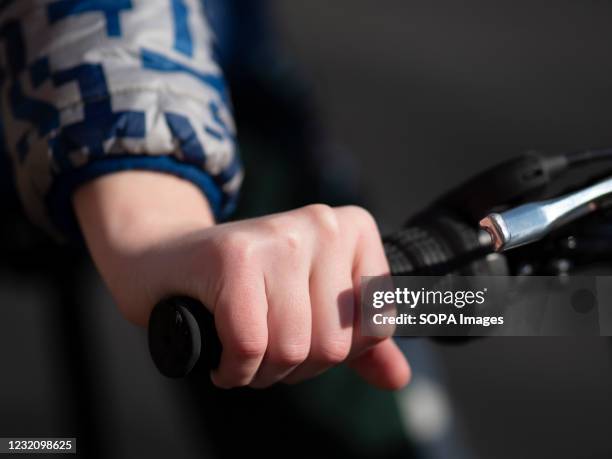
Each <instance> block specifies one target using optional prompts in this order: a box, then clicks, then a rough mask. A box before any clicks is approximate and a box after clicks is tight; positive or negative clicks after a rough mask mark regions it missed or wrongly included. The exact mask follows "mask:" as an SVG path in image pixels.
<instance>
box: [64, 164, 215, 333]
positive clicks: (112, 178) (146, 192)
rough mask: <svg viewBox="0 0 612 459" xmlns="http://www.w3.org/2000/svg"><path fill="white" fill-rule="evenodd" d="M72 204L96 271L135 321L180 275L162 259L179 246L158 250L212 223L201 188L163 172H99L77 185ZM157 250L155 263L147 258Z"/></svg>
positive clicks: (143, 321) (182, 262) (173, 286)
mask: <svg viewBox="0 0 612 459" xmlns="http://www.w3.org/2000/svg"><path fill="white" fill-rule="evenodd" d="M73 203H74V209H75V213H76V215H77V219H78V221H79V224H80V227H81V230H82V232H83V235H84V237H85V240H86V243H87V246H88V248H89V250H90V252H91V255H92V258H93V260H94V262H95V264H96V266H97V267H98V270H99V271H100V273H101V274H102V276H103V278H104V280H105V281H106V283H107V285H108V286H109V287H110V290H111V292H112V294H113V296H114V297H115V298H114V299H115V301H116V302H117V304H118V305H119V307H120V309H121V311H122V313H123V314H124V315H125V316H126V317H127V318H129V319H130V320H131V321H132V322H135V323H137V324H139V325H144V324H146V321H147V319H148V315H149V312H150V309H151V308H152V307H153V305H154V302H155V301H158V300H159V299H160V296H162V295H165V294H168V290H175V289H176V285H177V282H179V281H180V278H181V273H176V272H175V269H174V267H173V266H169V264H171V263H172V262H171V260H168V259H167V254H168V253H176V254H180V253H181V251H180V250H172V251H168V250H163V251H162V249H163V248H165V247H168V246H170V245H180V244H181V243H183V242H185V241H188V240H189V239H190V238H191V237H194V235H196V234H197V233H198V232H199V231H201V230H202V229H205V228H208V227H210V226H212V225H213V224H214V219H213V216H212V213H211V211H210V208H209V206H208V203H207V201H206V198H205V197H204V196H203V195H202V193H201V192H200V190H198V189H197V188H196V187H195V186H193V185H192V184H191V183H190V182H188V181H185V180H182V179H179V178H176V177H174V176H171V175H168V174H162V173H155V172H145V171H129V172H121V173H115V174H110V175H107V176H104V177H101V178H99V179H97V180H93V181H91V182H89V183H87V184H85V185H84V186H82V187H80V188H79V189H78V190H77V191H76V192H75V194H74V197H73ZM157 252H159V253H160V263H154V262H152V260H154V259H155V253H157ZM162 253H163V257H164V260H163V262H162V261H161V256H162ZM184 255H185V258H184V259H182V260H177V264H176V266H179V263H178V262H179V261H180V266H184V265H185V259H188V257H189V256H191V255H190V254H188V253H185V254H184ZM135 267H138V269H135ZM183 274H184V273H183ZM145 279H146V282H145ZM186 288H189V287H188V286H186ZM183 293H185V292H183Z"/></svg>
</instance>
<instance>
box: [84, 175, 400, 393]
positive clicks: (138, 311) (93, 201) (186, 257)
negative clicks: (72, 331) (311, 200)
mask: <svg viewBox="0 0 612 459" xmlns="http://www.w3.org/2000/svg"><path fill="white" fill-rule="evenodd" d="M74 201H75V209H76V212H77V215H78V218H79V221H80V224H81V227H82V229H83V232H84V234H85V237H86V240H87V244H88V246H89V248H90V251H91V253H92V255H93V258H94V260H95V262H96V264H97V266H98V268H99V270H100V272H101V273H102V275H103V277H104V279H105V280H106V282H107V284H108V286H109V288H110V290H111V292H112V294H113V296H114V298H115V300H116V301H117V303H118V305H119V307H120V309H121V311H122V312H123V314H124V315H125V316H126V317H127V318H128V319H130V320H132V321H133V322H136V323H139V324H141V325H145V324H146V322H147V320H148V316H149V314H150V311H151V309H152V307H153V306H154V304H155V303H157V302H158V301H159V300H160V299H162V298H163V297H166V296H169V295H173V294H183V295H189V296H192V297H194V298H197V299H199V300H200V301H201V302H202V303H203V304H205V305H206V307H208V308H209V309H210V311H211V312H212V313H213V314H214V317H215V324H216V327H217V331H218V333H219V338H220V340H221V343H222V345H223V353H222V356H221V363H220V366H219V368H218V369H217V370H216V371H214V372H213V374H212V378H213V382H214V383H215V384H216V385H218V386H220V387H228V388H229V387H237V386H246V385H249V386H251V387H267V386H269V385H271V384H274V383H275V382H278V381H283V382H287V383H294V382H298V381H301V380H303V379H307V378H311V377H313V376H316V375H318V374H320V373H321V372H323V371H324V370H326V369H327V368H330V367H331V366H333V365H337V364H339V363H342V362H344V361H348V362H349V364H350V365H351V366H353V367H354V368H355V369H356V370H357V371H358V372H359V374H360V375H361V376H362V377H363V378H364V379H365V380H366V381H368V382H370V383H372V384H374V385H376V386H378V387H383V388H391V389H394V388H399V387H401V386H403V385H404V384H406V383H407V382H408V379H409V375H410V371H409V367H408V365H407V363H406V361H405V359H404V357H403V355H402V354H401V352H400V351H399V349H398V348H397V347H396V345H395V344H394V342H393V341H392V340H390V339H383V340H381V339H380V338H365V337H361V336H360V334H359V332H358V328H359V327H356V326H354V322H355V315H356V311H357V307H358V301H359V297H358V287H359V283H360V278H361V276H368V275H381V274H386V273H388V272H389V268H388V265H387V261H386V258H385V255H384V252H383V248H382V244H381V241H380V236H379V234H378V230H377V227H376V224H375V222H374V220H373V219H372V217H371V216H370V215H369V214H368V213H367V212H366V211H365V210H363V209H360V208H358V207H340V208H330V207H328V206H324V205H313V206H308V207H304V208H301V209H297V210H293V211H290V212H285V213H281V214H275V215H270V216H266V217H262V218H256V219H251V220H244V221H239V222H235V223H228V224H222V225H217V226H214V224H213V220H212V216H211V214H210V210H209V209H208V205H207V203H206V201H205V199H203V198H202V195H201V194H200V192H199V191H198V190H197V189H195V187H193V186H192V185H191V184H190V183H188V182H185V181H182V180H180V179H177V178H174V177H172V176H167V175H163V174H157V173H149V172H123V173H117V174H112V175H109V176H106V177H103V178H101V179H98V180H95V181H93V182H91V183H89V184H87V185H85V186H84V187H82V188H81V189H79V190H78V191H77V192H76V194H75V199H74Z"/></svg>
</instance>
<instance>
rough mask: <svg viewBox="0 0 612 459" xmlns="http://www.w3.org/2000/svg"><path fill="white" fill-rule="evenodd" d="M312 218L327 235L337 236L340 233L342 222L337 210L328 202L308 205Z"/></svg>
mask: <svg viewBox="0 0 612 459" xmlns="http://www.w3.org/2000/svg"><path fill="white" fill-rule="evenodd" d="M306 210H307V211H308V213H309V214H310V216H311V218H312V219H313V220H314V221H315V222H316V224H317V226H318V228H319V230H320V231H322V232H323V233H324V234H325V235H328V236H331V237H336V236H338V235H339V234H340V224H339V221H338V216H337V214H336V211H335V210H334V209H333V208H332V207H330V206H328V205H327V204H311V205H309V206H306Z"/></svg>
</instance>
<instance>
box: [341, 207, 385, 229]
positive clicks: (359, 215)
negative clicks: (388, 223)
mask: <svg viewBox="0 0 612 459" xmlns="http://www.w3.org/2000/svg"><path fill="white" fill-rule="evenodd" d="M348 209H349V212H351V214H352V215H353V216H354V217H353V218H354V219H355V220H356V221H357V222H358V223H359V224H361V225H362V226H364V227H366V228H376V229H377V230H378V225H377V224H376V220H374V217H373V216H372V214H371V213H370V212H369V211H368V210H366V209H364V208H363V207H359V206H348Z"/></svg>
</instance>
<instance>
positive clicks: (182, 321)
mask: <svg viewBox="0 0 612 459" xmlns="http://www.w3.org/2000/svg"><path fill="white" fill-rule="evenodd" d="M431 226H432V225H418V226H409V227H406V228H402V229H400V230H399V231H397V232H396V233H394V234H392V235H390V236H388V237H386V238H384V239H383V246H384V249H385V254H386V256H387V260H388V261H389V266H390V269H391V274H393V275H406V274H415V275H418V274H437V275H443V274H446V273H448V272H450V271H453V270H454V269H456V266H455V265H454V263H453V262H452V261H453V260H456V259H462V258H463V263H465V262H466V261H468V262H469V260H470V259H477V258H480V257H481V256H482V255H483V253H486V252H491V250H492V249H491V247H490V245H487V244H485V245H483V243H482V241H483V240H482V237H480V238H479V235H478V233H477V232H476V230H474V229H472V228H469V227H468V226H467V225H463V224H461V223H460V222H459V221H456V220H454V219H452V218H451V217H443V218H440V219H439V220H438V221H436V222H435V225H433V226H435V228H432V227H431ZM440 228H446V231H449V232H450V231H453V232H454V233H457V232H460V234H461V237H462V242H461V244H460V246H459V247H457V246H456V245H457V244H455V247H453V246H452V245H451V244H448V243H447V242H445V241H444V240H440V237H439V236H437V235H436V231H439V230H440ZM148 340H149V350H150V353H151V357H152V358H153V362H154V363H155V365H156V366H157V368H158V370H159V371H160V372H161V373H162V374H163V375H165V376H168V377H171V378H181V377H185V376H187V375H188V374H190V373H191V372H193V371H194V369H197V370H198V371H209V370H211V369H215V368H217V367H218V365H219V360H220V357H221V350H222V347H221V342H220V340H219V337H218V335H217V331H216V329H215V323H214V318H213V315H212V314H211V313H210V312H209V311H208V309H207V308H206V307H205V306H204V305H203V304H202V303H201V302H199V301H198V300H195V299H193V298H189V297H184V296H176V297H170V298H167V299H165V300H162V301H161V302H159V303H158V304H157V305H156V306H155V307H154V308H153V311H152V313H151V316H150V318H149V332H148Z"/></svg>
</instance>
